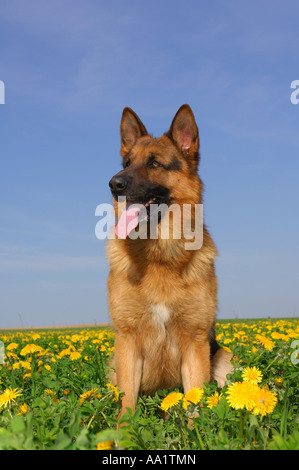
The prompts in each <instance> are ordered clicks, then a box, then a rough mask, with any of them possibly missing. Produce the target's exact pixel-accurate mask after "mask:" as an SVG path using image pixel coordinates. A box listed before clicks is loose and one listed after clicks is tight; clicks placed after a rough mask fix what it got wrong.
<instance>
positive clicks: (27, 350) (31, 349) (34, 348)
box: [20, 343, 43, 356]
mask: <svg viewBox="0 0 299 470" xmlns="http://www.w3.org/2000/svg"><path fill="white" fill-rule="evenodd" d="M35 352H38V353H42V352H43V348H41V347H40V346H38V345H37V344H33V343H30V344H27V345H26V346H25V347H24V348H23V349H22V351H21V352H20V354H21V356H26V355H27V354H33V353H35Z"/></svg>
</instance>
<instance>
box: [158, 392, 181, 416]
mask: <svg viewBox="0 0 299 470" xmlns="http://www.w3.org/2000/svg"><path fill="white" fill-rule="evenodd" d="M183 397H184V394H183V393H179V392H172V393H170V394H169V395H167V397H165V398H164V400H163V401H162V403H161V408H162V410H163V411H167V410H169V408H172V407H173V406H176V405H177V404H178V403H179V402H180V400H181V399H182V398H183Z"/></svg>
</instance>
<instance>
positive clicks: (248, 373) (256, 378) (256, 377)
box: [242, 366, 263, 384]
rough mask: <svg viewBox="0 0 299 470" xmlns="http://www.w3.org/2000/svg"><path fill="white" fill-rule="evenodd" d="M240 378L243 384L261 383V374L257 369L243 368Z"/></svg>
mask: <svg viewBox="0 0 299 470" xmlns="http://www.w3.org/2000/svg"><path fill="white" fill-rule="evenodd" d="M242 378H243V380H244V381H245V382H252V383H254V384H258V383H260V382H261V381H262V378H263V376H262V373H261V371H260V370H259V369H258V368H257V367H255V366H254V367H245V369H244V370H243V372H242Z"/></svg>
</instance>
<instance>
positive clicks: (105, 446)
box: [97, 441, 113, 450]
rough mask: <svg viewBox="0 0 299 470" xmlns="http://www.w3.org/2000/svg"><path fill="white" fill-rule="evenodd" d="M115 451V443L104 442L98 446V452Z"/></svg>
mask: <svg viewBox="0 0 299 470" xmlns="http://www.w3.org/2000/svg"><path fill="white" fill-rule="evenodd" d="M111 449H113V441H103V442H99V443H98V444H97V450H111Z"/></svg>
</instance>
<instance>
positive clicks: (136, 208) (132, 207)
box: [115, 203, 143, 239]
mask: <svg viewBox="0 0 299 470" xmlns="http://www.w3.org/2000/svg"><path fill="white" fill-rule="evenodd" d="M142 207H143V206H142V204H132V203H128V204H127V205H126V208H125V209H124V210H123V212H122V214H121V216H120V219H119V221H118V224H117V226H116V227H115V233H116V235H117V236H118V238H123V239H125V238H127V236H128V235H129V233H130V232H131V231H132V230H134V228H135V227H137V225H138V215H139V212H140V209H141V208H142Z"/></svg>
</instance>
